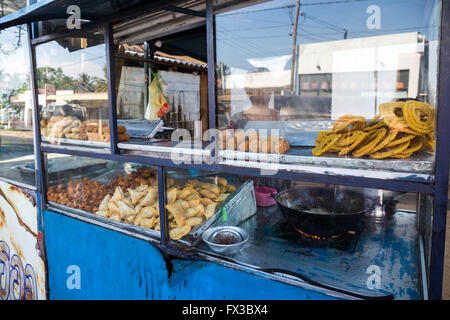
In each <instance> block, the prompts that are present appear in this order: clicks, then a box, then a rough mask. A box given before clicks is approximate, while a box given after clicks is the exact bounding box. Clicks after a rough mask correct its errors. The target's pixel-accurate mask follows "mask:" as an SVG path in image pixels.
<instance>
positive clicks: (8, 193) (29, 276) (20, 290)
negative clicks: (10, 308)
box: [0, 181, 47, 300]
mask: <svg viewBox="0 0 450 320" xmlns="http://www.w3.org/2000/svg"><path fill="white" fill-rule="evenodd" d="M37 197H38V195H37V194H36V193H35V192H34V191H31V190H28V189H25V188H22V187H17V186H14V185H12V184H9V183H6V182H4V181H0V279H1V280H2V281H1V286H0V300H19V299H20V300H22V299H25V300H45V299H46V296H47V292H46V269H45V249H44V247H43V242H42V233H41V228H40V221H39V216H38V214H39V210H38V201H39V199H38V198H37Z"/></svg>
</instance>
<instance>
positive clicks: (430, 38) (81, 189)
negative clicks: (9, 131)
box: [0, 0, 450, 299]
mask: <svg viewBox="0 0 450 320" xmlns="http://www.w3.org/2000/svg"><path fill="white" fill-rule="evenodd" d="M297 4H298V2H297V1H280V0H271V1H239V2H236V1H228V0H220V1H211V0H207V1H192V2H186V3H182V4H181V5H180V6H170V5H169V4H167V6H163V7H162V6H160V5H159V4H153V5H151V4H147V5H146V6H144V7H143V8H145V9H142V12H138V11H137V10H138V9H137V8H138V7H136V8H132V9H131V10H130V11H126V10H125V11H123V12H121V14H122V16H120V17H119V13H117V12H116V13H114V14H111V17H110V18H105V17H104V16H103V17H99V18H98V19H99V20H98V21H97V22H96V21H95V19H94V18H93V21H91V22H85V26H86V28H84V27H83V28H82V29H81V30H77V31H72V30H66V31H64V30H63V29H64V27H63V26H60V25H59V26H58V27H57V28H56V29H52V28H53V27H51V25H50V27H49V29H45V30H44V29H43V30H40V33H39V32H37V33H35V35H36V36H32V35H30V34H29V37H30V38H29V43H30V45H31V48H30V52H31V57H30V61H31V67H32V77H31V84H32V86H31V88H32V91H33V90H34V92H33V93H34V100H33V103H34V105H33V108H34V111H35V112H36V115H35V116H39V124H38V125H36V126H35V128H34V135H35V137H36V136H39V137H40V140H41V141H40V140H39V139H37V142H38V144H37V145H36V146H35V147H36V148H37V152H36V158H37V159H36V163H37V167H36V168H34V169H35V171H36V172H37V173H38V175H37V178H38V180H39V181H40V183H39V184H38V189H39V191H40V192H41V193H42V195H43V197H42V204H41V209H42V210H49V211H52V212H57V213H60V214H63V215H65V216H69V217H73V218H75V219H80V220H83V221H85V222H87V223H91V224H95V225H99V226H101V227H103V228H107V229H112V230H114V231H117V232H119V233H124V234H126V235H129V236H131V237H136V238H140V239H144V240H148V241H149V242H151V243H152V244H153V245H154V246H156V247H157V248H158V249H160V250H161V252H163V254H164V258H166V257H169V258H168V259H170V258H173V257H176V258H180V259H184V260H192V261H207V262H213V263H216V264H219V265H221V266H225V267H230V268H232V269H236V270H241V271H245V272H247V273H250V274H252V275H256V276H261V277H263V278H267V279H271V280H274V281H278V282H281V283H283V284H289V285H293V286H296V287H302V288H307V290H308V289H311V288H314V289H317V288H319V290H325V291H329V292H333V294H337V295H339V296H340V297H344V298H349V299H360V298H362V299H373V298H375V299H392V298H394V299H428V298H432V299H435V298H437V297H439V296H440V290H441V289H442V267H443V252H444V251H443V248H444V246H443V245H444V240H445V230H444V229H445V221H443V220H444V219H443V217H445V214H446V212H447V211H446V207H445V208H444V206H447V192H448V189H447V185H448V173H449V172H448V169H449V168H448V166H449V164H448V150H449V148H450V146H449V142H448V139H447V140H446V139H445V137H446V133H448V129H447V128H446V126H445V123H443V122H442V121H443V119H444V118H445V116H446V115H447V117H448V114H449V113H450V112H449V110H448V100H449V99H450V98H449V97H448V95H447V96H445V93H443V92H440V91H439V90H438V88H443V87H445V85H448V84H449V82H448V80H445V79H444V78H443V77H440V76H439V75H442V74H440V73H439V72H442V70H446V69H445V68H447V67H448V64H450V61H449V60H448V58H446V57H445V54H446V53H445V51H443V49H442V48H448V47H449V45H448V42H449V41H448V37H449V35H448V30H444V29H443V28H442V26H443V25H444V24H445V21H447V20H448V19H449V16H450V13H449V10H450V5H448V4H445V5H444V3H443V2H442V1H439V0H417V1H414V2H411V1H403V0H398V1H388V0H380V1H378V2H377V3H376V4H369V3H366V2H364V1H362V2H361V1H330V2H328V1H325V2H324V1H309V2H308V3H301V4H300V7H298V5H297ZM139 8H141V7H139ZM330 12H333V14H330ZM446 19H447V20H446ZM33 22H36V21H33ZM447 22H448V21H447ZM95 23H97V25H96V24H95ZM1 27H2V23H1V20H0V28H1ZM37 28H38V30H37V31H39V26H37ZM41 28H42V26H41ZM52 30H53V31H52ZM55 31H57V33H54V32H55ZM2 35H3V33H2V34H0V37H1V36H2ZM442 39H444V40H442ZM445 59H446V60H445ZM442 63H444V65H442ZM446 81H447V82H446ZM446 153H447V158H445V154H446ZM186 155H187V159H186V158H184V156H186ZM444 160H445V161H444ZM444 176H445V177H444ZM443 177H444V178H443ZM444 198H445V204H444ZM441 249H442V250H441ZM170 272H172V270H170Z"/></svg>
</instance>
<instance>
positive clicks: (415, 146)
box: [402, 138, 423, 155]
mask: <svg viewBox="0 0 450 320" xmlns="http://www.w3.org/2000/svg"><path fill="white" fill-rule="evenodd" d="M422 146H423V142H422V141H421V140H420V138H416V139H413V140H412V141H411V142H410V144H409V146H408V148H407V149H406V150H405V151H403V152H402V154H410V155H411V154H413V153H414V152H416V151H419V150H420V149H421V148H422Z"/></svg>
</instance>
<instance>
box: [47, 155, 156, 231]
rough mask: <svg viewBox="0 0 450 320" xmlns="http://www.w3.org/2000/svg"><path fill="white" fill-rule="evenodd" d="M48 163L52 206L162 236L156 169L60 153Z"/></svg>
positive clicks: (49, 156)
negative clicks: (160, 231)
mask: <svg viewBox="0 0 450 320" xmlns="http://www.w3.org/2000/svg"><path fill="white" fill-rule="evenodd" d="M46 163H47V167H48V171H47V181H48V191H47V201H48V202H49V204H50V206H52V207H55V208H58V209H61V210H66V211H72V212H75V213H78V214H82V215H87V216H88V217H90V218H94V219H100V220H102V221H109V222H110V221H113V222H114V224H118V225H119V226H127V227H130V228H132V229H131V230H133V231H142V230H145V231H146V233H147V234H149V235H152V236H156V237H159V230H158V227H157V226H159V207H158V183H157V178H156V170H155V168H154V167H150V166H144V165H140V164H135V163H125V162H116V161H107V160H100V159H93V158H86V157H77V156H67V155H61V154H47V159H46ZM148 219H151V221H150V220H148Z"/></svg>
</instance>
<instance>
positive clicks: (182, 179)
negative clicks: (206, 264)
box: [166, 169, 256, 247]
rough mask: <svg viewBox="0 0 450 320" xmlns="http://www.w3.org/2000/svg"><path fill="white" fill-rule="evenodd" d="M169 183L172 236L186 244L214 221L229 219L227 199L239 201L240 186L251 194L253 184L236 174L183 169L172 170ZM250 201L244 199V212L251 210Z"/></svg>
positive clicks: (190, 243)
mask: <svg viewBox="0 0 450 320" xmlns="http://www.w3.org/2000/svg"><path fill="white" fill-rule="evenodd" d="M166 185H167V192H166V202H167V203H166V214H167V218H168V230H169V237H170V239H171V240H173V241H177V242H178V243H179V244H182V245H185V246H187V247H193V246H195V245H196V244H197V243H198V242H199V241H201V235H202V233H203V232H204V231H205V230H207V229H208V228H209V226H211V225H212V224H213V223H214V222H215V221H217V220H218V219H219V220H220V219H222V220H223V219H225V220H226V215H227V208H228V207H227V203H230V201H236V195H237V194H238V193H239V192H240V191H241V190H243V191H242V192H244V193H245V194H246V195H248V194H249V192H250V189H252V188H253V186H250V185H247V184H245V183H242V182H241V181H239V180H238V179H236V177H233V176H227V175H217V174H212V173H210V172H206V171H197V170H182V169H175V170H171V171H169V172H168V173H167V177H166ZM242 192H241V193H242ZM233 199H234V200H233ZM247 202H248V201H247V200H246V199H242V205H244V207H241V209H242V210H241V211H242V212H241V214H242V215H244V214H245V211H246V210H250V211H251V208H249V207H245V205H246V204H247ZM250 206H251V203H250ZM255 208H256V207H255ZM232 213H233V214H234V213H235V212H234V211H233V212H232Z"/></svg>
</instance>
